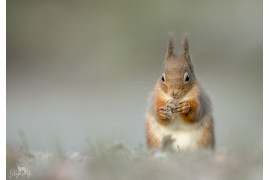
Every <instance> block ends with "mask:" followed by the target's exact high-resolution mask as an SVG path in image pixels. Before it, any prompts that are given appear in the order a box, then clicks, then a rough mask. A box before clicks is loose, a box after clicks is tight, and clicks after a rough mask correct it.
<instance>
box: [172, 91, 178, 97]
mask: <svg viewBox="0 0 270 180" xmlns="http://www.w3.org/2000/svg"><path fill="white" fill-rule="evenodd" d="M177 94H178V90H177V89H175V90H173V92H172V95H173V96H174V97H176V96H177Z"/></svg>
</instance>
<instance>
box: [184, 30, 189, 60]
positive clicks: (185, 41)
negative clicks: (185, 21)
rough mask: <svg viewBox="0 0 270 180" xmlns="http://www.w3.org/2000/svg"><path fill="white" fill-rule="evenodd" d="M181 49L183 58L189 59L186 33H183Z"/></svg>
mask: <svg viewBox="0 0 270 180" xmlns="http://www.w3.org/2000/svg"><path fill="white" fill-rule="evenodd" d="M183 49H184V57H185V59H189V35H188V34H187V33H185V35H184V42H183Z"/></svg>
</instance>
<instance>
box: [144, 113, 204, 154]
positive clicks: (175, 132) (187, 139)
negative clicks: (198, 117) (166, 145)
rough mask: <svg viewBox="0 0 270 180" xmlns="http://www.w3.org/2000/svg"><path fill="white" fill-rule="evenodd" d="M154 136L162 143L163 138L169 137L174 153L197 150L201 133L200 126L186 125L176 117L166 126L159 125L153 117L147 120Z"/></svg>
mask: <svg viewBox="0 0 270 180" xmlns="http://www.w3.org/2000/svg"><path fill="white" fill-rule="evenodd" d="M149 120H150V121H152V122H151V124H152V126H151V128H152V130H153V132H155V136H156V137H157V138H158V139H159V140H160V141H162V140H163V138H164V137H165V136H168V135H171V138H172V140H174V141H173V144H172V146H173V149H174V150H176V151H193V150H196V149H198V148H199V146H198V142H199V140H200V137H201V135H202V133H203V129H202V127H201V126H200V124H199V123H198V124H194V125H187V124H184V122H183V120H182V119H181V118H180V117H179V116H178V115H177V116H176V117H175V119H174V120H172V122H171V123H170V124H169V125H168V126H162V125H160V124H159V123H158V122H157V121H156V120H155V118H154V117H151V118H149Z"/></svg>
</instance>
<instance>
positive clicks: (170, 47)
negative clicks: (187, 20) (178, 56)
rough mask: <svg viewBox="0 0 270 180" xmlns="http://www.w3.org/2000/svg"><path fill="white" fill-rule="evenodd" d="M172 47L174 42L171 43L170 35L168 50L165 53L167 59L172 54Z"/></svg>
mask: <svg viewBox="0 0 270 180" xmlns="http://www.w3.org/2000/svg"><path fill="white" fill-rule="evenodd" d="M173 48H174V43H173V37H172V36H171V37H170V41H169V46H168V50H167V53H166V59H169V58H171V57H172V56H173Z"/></svg>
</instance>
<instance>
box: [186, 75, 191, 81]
mask: <svg viewBox="0 0 270 180" xmlns="http://www.w3.org/2000/svg"><path fill="white" fill-rule="evenodd" d="M189 79H190V78H189V75H188V74H187V75H186V78H185V82H188V81H189Z"/></svg>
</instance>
